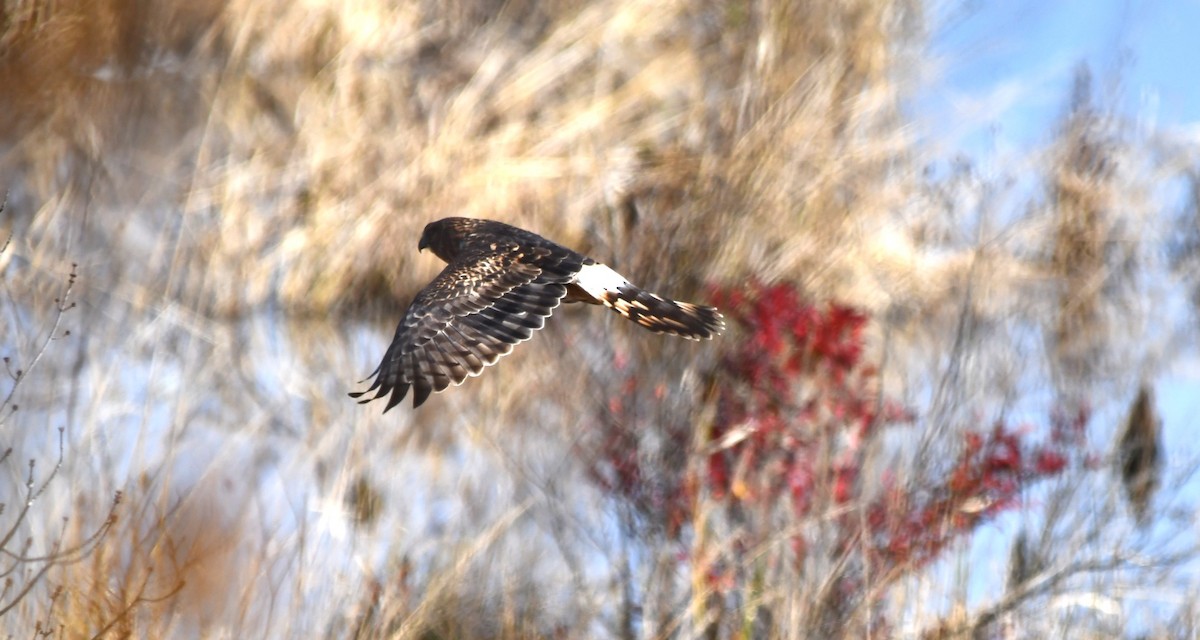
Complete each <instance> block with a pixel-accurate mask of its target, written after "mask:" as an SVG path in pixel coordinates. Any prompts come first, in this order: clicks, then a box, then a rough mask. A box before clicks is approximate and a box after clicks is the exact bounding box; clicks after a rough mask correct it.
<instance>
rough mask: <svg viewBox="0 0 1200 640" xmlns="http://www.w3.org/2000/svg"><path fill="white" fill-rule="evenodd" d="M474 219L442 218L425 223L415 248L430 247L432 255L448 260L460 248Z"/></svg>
mask: <svg viewBox="0 0 1200 640" xmlns="http://www.w3.org/2000/svg"><path fill="white" fill-rule="evenodd" d="M476 222H477V221H476V220H472V219H470V218H443V219H441V220H437V221H435V222H430V223H429V224H427V225H425V231H423V232H422V233H421V240H420V241H419V242H418V243H417V250H418V251H424V250H426V249H430V250H432V251H433V255H435V256H437V257H439V258H441V259H442V260H445V261H446V262H450V261H452V260H453V259H454V257H455V256H457V255H458V253H459V251H461V250H462V243H463V242H464V240H465V239H466V238H467V237H468V236H469V234H470V233H471V231H472V229H473V225H474V223H476Z"/></svg>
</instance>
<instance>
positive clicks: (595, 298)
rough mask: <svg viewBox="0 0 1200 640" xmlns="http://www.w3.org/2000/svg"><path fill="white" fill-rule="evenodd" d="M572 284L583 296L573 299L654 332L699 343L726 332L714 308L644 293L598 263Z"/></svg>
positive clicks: (577, 277)
mask: <svg viewBox="0 0 1200 640" xmlns="http://www.w3.org/2000/svg"><path fill="white" fill-rule="evenodd" d="M572 284H574V285H575V286H576V287H578V288H579V289H580V290H582V291H583V292H584V293H586V296H579V297H577V298H575V297H572V298H574V299H581V300H583V301H585V302H591V303H592V304H603V305H604V306H606V307H608V308H609V309H612V310H613V311H616V312H617V313H619V314H621V315H622V316H624V317H626V318H628V319H630V320H632V321H634V322H636V323H638V324H639V325H641V326H643V327H645V328H647V329H649V330H651V331H653V332H655V333H669V334H671V335H676V336H680V337H682V338H687V339H689V340H701V339H710V338H712V337H713V336H715V335H719V334H720V333H721V332H722V331H724V330H725V322H724V321H723V320H722V319H721V314H720V313H719V312H718V311H717V309H716V308H715V307H706V306H702V305H698V304H691V303H689V302H678V301H675V300H668V299H667V298H663V297H662V296H659V295H656V294H653V293H650V292H649V291H644V290H642V289H640V288H638V287H636V286H634V285H633V284H632V283H630V282H629V281H628V280H626V279H625V276H622V275H621V274H619V273H617V272H616V271H613V270H612V269H610V268H609V267H607V266H605V265H603V264H600V263H591V264H585V265H584V266H583V268H582V269H580V270H579V273H578V274H576V276H575V281H574V282H573V283H572ZM572 298H568V299H569V300H570V299H572ZM589 298H590V299H589Z"/></svg>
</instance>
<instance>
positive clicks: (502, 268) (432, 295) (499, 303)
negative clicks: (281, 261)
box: [350, 218, 725, 413]
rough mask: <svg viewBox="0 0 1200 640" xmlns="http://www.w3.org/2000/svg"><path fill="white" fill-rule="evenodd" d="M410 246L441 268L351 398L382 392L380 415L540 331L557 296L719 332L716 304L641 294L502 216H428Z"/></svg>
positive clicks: (418, 400)
mask: <svg viewBox="0 0 1200 640" xmlns="http://www.w3.org/2000/svg"><path fill="white" fill-rule="evenodd" d="M417 247H418V249H419V250H421V251H424V250H425V249H426V248H428V249H432V250H433V253H434V255H436V256H437V257H439V258H441V259H442V260H445V261H446V263H447V265H446V268H445V269H443V270H442V272H441V273H440V274H438V276H437V277H436V278H434V280H433V282H431V283H429V284H428V285H426V286H425V288H424V289H422V290H421V291H420V292H419V293H418V294H417V296H416V298H414V299H413V301H412V304H411V305H409V307H408V311H406V312H405V313H404V319H403V320H401V321H400V326H398V327H396V336H395V338H393V339H392V344H391V345H390V346H388V349H387V352H386V353H384V355H383V361H382V362H380V363H379V366H378V367H376V368H375V371H374V372H373V373H372V374H371V375H370V376H367V379H368V380H369V379H370V378H371V377H374V378H375V380H374V382H372V383H371V386H370V387H369V388H367V389H366V390H364V391H357V392H354V393H351V394H350V396H351V397H353V398H360V399H359V403H365V402H370V401H371V400H376V399H379V398H383V397H385V396H388V395H389V394H390V396H391V397H389V398H388V400H387V406H386V407H384V409H383V410H384V413H386V412H387V411H388V410H389V409H391V408H392V407H394V406H396V405H397V404H399V403H400V401H401V400H403V399H404V396H405V395H407V394H408V390H409V389H410V388H411V389H412V390H413V407H414V408H415V407H419V406H421V404H422V403H423V402H425V400H426V399H427V398H429V394H431V393H434V392H438V391H443V390H445V389H446V388H447V387H449V386H450V385H459V384H462V382H463V380H465V379H466V378H467V376H477V375H479V374H480V372H482V371H483V368H484V367H486V366H489V365H492V364H495V363H496V360H498V359H499V358H500V357H501V356H504V355H507V354H508V353H509V352H511V351H512V348H513V345H515V344H517V343H519V342H524V341H525V340H528V339H529V338H530V336H532V335H533V332H534V331H536V330H538V329H541V328H542V325H543V324H544V323H545V321H546V317H547V316H549V315H550V314H551V313H552V312H553V311H554V308H555V307H557V306H558V305H559V303H561V302H586V303H589V304H597V305H599V304H602V305H604V306H606V307H608V308H609V309H612V310H613V311H616V312H617V313H619V314H621V315H622V316H624V317H626V318H628V319H630V320H632V321H634V322H636V323H638V324H639V325H641V326H643V327H645V328H647V329H649V330H651V331H654V332H655V333H669V334H673V335H677V336H682V337H684V338H688V339H691V340H699V339H701V338H712V337H713V336H714V335H717V334H720V333H721V331H722V330H723V329H724V328H725V324H724V322H722V320H721V314H720V313H717V310H716V309H715V308H714V307H705V306H700V305H695V304H688V303H686V302H676V301H674V300H668V299H666V298H663V297H660V296H657V295H655V294H653V293H650V292H648V291H643V290H641V289H639V288H637V287H636V286H634V285H632V284H630V282H629V281H628V280H626V279H625V277H624V276H622V275H621V274H619V273H617V272H616V271H613V270H612V269H610V268H608V267H607V266H605V265H603V264H600V263H599V262H596V261H595V260H592V259H591V258H589V257H587V256H585V255H583V254H581V253H578V252H576V251H572V250H570V249H568V248H566V247H564V246H562V245H559V244H555V243H553V242H551V241H549V240H547V239H545V238H543V237H541V236H539V235H537V234H535V233H531V232H529V231H525V230H524V229H518V228H517V227H514V226H511V225H507V224H504V223H503V222H495V221H493V220H479V219H473V218H445V219H442V220H438V221H437V222H431V223H429V224H428V225H426V226H425V231H424V233H422V234H421V241H420V243H418V245H417ZM372 391H374V392H375V394H374V395H371V396H367V394H369V393H370V392H372ZM364 396H366V397H364Z"/></svg>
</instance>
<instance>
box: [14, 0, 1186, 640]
mask: <svg viewBox="0 0 1200 640" xmlns="http://www.w3.org/2000/svg"><path fill="white" fill-rule="evenodd" d="M968 4H969V3H968ZM939 11H945V7H941V6H940V5H939V6H937V7H932V6H927V5H925V4H923V3H921V2H918V1H917V0H909V1H905V0H833V1H826V2H817V1H813V0H795V1H792V2H778V3H776V2H661V1H650V0H646V1H642V0H599V1H596V2H591V3H586V4H581V3H575V2H563V1H549V2H534V1H531V0H530V1H526V0H514V1H509V2H496V1H492V0H459V1H452V2H446V3H439V2H425V1H420V0H403V1H388V2H385V1H383V0H355V1H352V2H332V1H330V2H323V1H317V0H307V1H303V2H296V1H294V0H227V1H222V0H204V1H190V0H158V1H157V2H129V1H127V0H58V1H54V2H51V1H48V0H29V1H24V2H7V3H5V4H4V5H3V7H2V8H0V19H2V21H0V29H2V31H0V87H3V90H2V91H0V178H2V180H3V184H0V188H3V189H7V190H8V200H7V204H6V207H5V209H4V210H3V212H2V213H0V244H2V245H3V247H4V248H3V249H2V250H0V356H3V357H4V358H5V360H4V363H5V366H6V371H0V402H2V404H0V505H3V507H2V508H0V636H3V637H14V638H21V637H51V638H89V637H143V638H165V637H204V638H240V637H296V638H304V637H334V638H385V637H386V638H392V637H397V638H485V637H486V638H534V637H561V638H592V637H599V638H604V637H616V638H701V637H703V638H726V637H743V638H803V637H822V638H823V637H867V636H874V637H982V638H992V637H995V638H1001V637H1096V638H1108V637H1135V636H1147V637H1193V636H1194V635H1195V634H1196V633H1197V623H1196V620H1197V619H1198V618H1197V616H1198V615H1200V606H1198V605H1197V603H1198V602H1200V600H1198V596H1200V594H1198V589H1200V574H1197V572H1196V566H1197V565H1196V564H1195V563H1196V552H1197V549H1198V547H1197V543H1198V541H1197V539H1196V522H1195V516H1196V506H1197V505H1196V495H1197V494H1196V487H1197V485H1196V484H1195V480H1194V477H1193V471H1194V467H1195V464H1194V463H1195V460H1194V459H1192V456H1194V455H1196V454H1197V453H1200V451H1182V450H1167V448H1166V447H1165V446H1164V445H1163V443H1162V438H1163V429H1164V426H1165V427H1166V428H1168V429H1169V428H1175V429H1190V428H1191V425H1163V424H1162V420H1161V418H1160V416H1159V411H1158V409H1157V408H1156V407H1157V403H1160V402H1161V401H1162V399H1163V396H1164V394H1163V392H1161V391H1158V392H1156V389H1155V385H1156V384H1157V381H1159V380H1160V379H1161V375H1162V373H1163V372H1164V371H1168V370H1170V367H1171V366H1172V365H1174V364H1176V363H1177V362H1179V361H1181V360H1182V359H1184V358H1189V357H1190V359H1191V360H1192V361H1193V362H1194V361H1195V349H1194V348H1195V342H1194V339H1195V335H1194V327H1195V317H1196V316H1195V311H1194V308H1193V307H1194V305H1195V304H1196V303H1197V302H1198V301H1200V293H1196V292H1200V206H1198V202H1200V195H1197V194H1200V187H1198V185H1200V181H1198V180H1197V179H1196V176H1197V175H1200V169H1197V167H1200V158H1198V157H1197V156H1196V152H1195V149H1194V147H1189V146H1188V145H1187V144H1185V143H1184V142H1183V141H1179V140H1175V139H1173V138H1172V137H1171V136H1170V135H1168V133H1167V132H1161V131H1154V130H1146V129H1144V128H1138V127H1136V126H1134V124H1132V121H1131V117H1130V115H1129V114H1122V113H1119V112H1117V110H1116V109H1114V108H1112V107H1110V106H1109V105H1112V104H1115V103H1116V101H1115V98H1114V96H1113V95H1108V94H1106V93H1105V92H1104V90H1102V89H1101V88H1100V87H1101V86H1109V84H1108V83H1100V82H1096V81H1095V80H1094V79H1093V72H1091V71H1090V70H1088V69H1087V68H1084V67H1080V69H1079V71H1078V72H1077V74H1076V77H1075V80H1074V82H1073V83H1072V84H1070V85H1069V86H1064V87H1062V95H1063V97H1062V104H1063V114H1062V117H1061V119H1060V120H1059V122H1058V123H1057V124H1056V125H1055V126H1056V129H1052V130H1048V131H1047V132H1046V138H1045V139H1046V145H1045V147H1044V148H1042V149H1038V150H1034V151H1031V152H1030V153H1029V154H1028V155H1026V156H1023V157H1022V158H1020V159H1019V161H1017V162H1006V163H1005V164H1003V165H1002V166H992V165H988V166H982V165H983V164H986V163H980V162H979V161H978V159H966V158H960V157H942V156H941V155H939V153H941V152H940V151H938V150H937V149H936V148H935V147H934V146H933V145H929V144H927V141H928V139H929V136H928V135H927V131H926V128H928V127H930V126H931V123H929V122H925V121H923V120H922V119H921V117H920V114H919V113H914V105H916V104H919V103H920V102H919V97H920V95H921V92H922V91H927V90H928V89H929V85H930V83H931V80H930V69H931V68H933V66H934V65H933V64H932V61H930V60H929V59H928V54H927V52H926V44H927V37H928V34H929V33H930V32H931V31H934V30H936V29H937V28H939V27H940V26H941V25H939V24H938V16H939V15H940V14H939V13H938V12H939ZM1183 193H1190V194H1191V195H1190V197H1184V198H1181V197H1180V194H1183ZM448 215H466V216H475V217H488V218H496V219H500V220H504V221H507V222H510V223H513V224H517V225H519V226H523V227H525V228H529V229H532V230H536V231H538V232H540V233H543V234H544V235H547V236H549V237H551V238H555V239H557V240H559V241H561V242H563V243H564V244H569V245H571V246H573V247H576V248H579V249H580V250H582V251H585V252H587V253H589V254H590V255H592V256H594V257H596V258H598V259H601V260H604V261H605V262H607V263H609V264H611V265H613V266H614V267H616V268H617V269H618V270H620V271H621V272H623V273H625V274H627V275H629V276H631V277H634V278H636V279H637V280H638V281H639V284H642V285H644V286H646V287H647V288H649V289H652V290H655V291H660V292H663V293H665V294H669V295H672V296H674V297H678V298H680V299H683V300H691V301H696V302H703V301H716V302H718V303H719V304H721V305H722V306H723V307H724V308H725V310H726V311H727V315H728V316H729V320H730V331H729V333H728V334H727V335H726V336H723V337H722V338H720V339H718V340H716V341H713V342H706V343H691V342H685V341H682V340H671V339H669V338H663V337H659V336H654V335H649V334H643V333H641V332H639V331H638V330H637V328H636V327H633V326H632V325H630V324H629V323H625V322H622V321H620V319H618V318H615V317H613V314H605V313H602V312H600V311H598V310H596V309H576V308H564V309H562V310H560V311H559V312H556V315H555V317H554V318H553V319H552V321H551V322H550V325H549V326H548V327H547V329H546V330H544V331H543V332H542V335H539V336H537V337H536V338H535V339H534V340H533V341H531V342H530V343H529V344H526V345H522V347H521V348H520V349H518V350H517V352H516V353H514V354H513V355H512V356H510V357H509V358H507V359H505V360H504V361H502V362H501V363H500V364H499V365H498V366H497V367H496V368H494V369H491V370H488V371H487V372H486V373H485V375H483V376H481V377H480V378H479V379H473V380H469V381H468V383H467V384H466V385H465V386H464V387H462V388H458V389H452V390H450V391H448V392H447V393H445V394H442V395H439V396H436V397H434V398H432V399H431V400H430V402H429V403H428V404H427V405H425V406H424V407H422V408H421V409H420V410H418V411H412V410H410V409H409V408H408V407H407V406H406V405H402V406H401V407H398V408H396V409H395V410H393V411H391V412H390V413H389V414H388V415H386V416H381V415H379V413H378V412H379V407H376V406H372V405H368V406H366V407H362V406H359V405H356V404H354V403H353V402H352V401H351V400H350V399H349V398H347V397H346V392H347V391H350V390H352V389H354V388H355V387H354V382H355V381H356V380H359V379H361V378H362V377H364V376H365V375H366V374H367V373H368V372H370V370H371V369H372V368H373V367H374V366H375V364H376V363H377V361H378V358H379V357H380V355H381V354H382V352H383V349H384V347H385V345H386V343H387V340H388V339H390V337H391V331H392V328H393V327H394V323H395V321H396V320H397V318H398V316H399V314H400V313H401V311H402V310H403V308H404V305H405V304H406V303H407V301H408V299H409V298H410V297H411V296H412V295H413V294H414V293H415V291H416V290H417V289H418V288H419V287H420V286H421V285H422V284H423V283H425V282H427V281H428V280H429V279H430V278H431V277H432V276H433V275H434V274H435V273H436V272H437V270H438V269H440V268H441V266H440V265H439V264H437V261H436V260H434V259H433V258H431V257H430V256H429V255H428V254H425V255H421V254H418V252H417V250H416V248H417V247H416V241H417V238H418V237H419V235H420V230H421V228H422V227H423V226H424V225H425V224H426V223H427V222H429V221H431V220H434V219H437V218H440V217H444V216H448ZM833 301H836V302H838V303H840V304H842V305H847V306H846V307H844V308H843V307H837V306H831V303H832V302H833ZM755 314H759V315H755ZM765 318H772V319H773V320H771V322H767V321H766V320H765ZM772 322H776V323H777V324H772ZM806 332H808V333H806ZM801 334H805V336H801ZM814 336H815V337H814ZM797 354H799V355H797ZM1189 354H1190V355H1189ZM793 357H795V358H796V360H794V361H793V360H791V358H793ZM765 381H769V384H768V382H765ZM770 385H774V386H770ZM768 387H769V388H768ZM1009 447H1011V449H1010V448H1009ZM1014 456H1015V458H1016V459H1015V460H1014V459H1013V458H1014ZM31 461H33V462H32V463H31Z"/></svg>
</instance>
